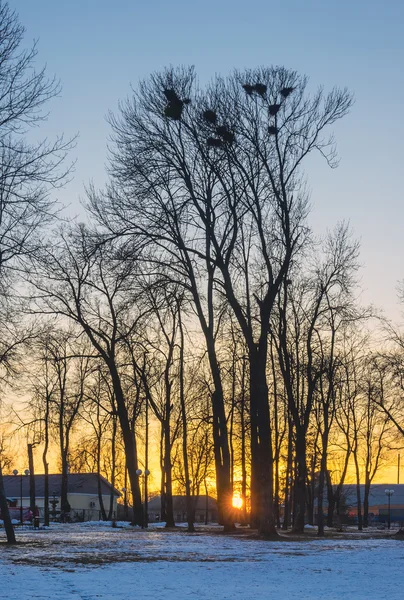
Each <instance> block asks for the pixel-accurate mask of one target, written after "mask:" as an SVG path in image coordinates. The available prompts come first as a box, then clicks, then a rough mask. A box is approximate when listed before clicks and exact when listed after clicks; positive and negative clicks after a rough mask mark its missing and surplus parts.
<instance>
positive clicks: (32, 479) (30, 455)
mask: <svg viewBox="0 0 404 600" xmlns="http://www.w3.org/2000/svg"><path fill="white" fill-rule="evenodd" d="M28 468H29V506H30V510H31V512H32V514H33V515H34V516H35V506H36V501H35V471H34V455H33V446H32V444H28Z"/></svg>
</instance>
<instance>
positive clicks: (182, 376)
mask: <svg viewBox="0 0 404 600" xmlns="http://www.w3.org/2000/svg"><path fill="white" fill-rule="evenodd" d="M178 325H179V330H180V372H179V378H180V405H181V418H182V459H183V462H184V476H185V495H186V506H187V523H188V532H189V533H194V532H195V526H194V520H195V511H194V510H193V503H192V497H191V480H190V475H189V461H188V422H187V410H186V406H185V374H184V365H185V359H184V352H185V339H184V330H183V326H182V316H181V310H180V306H179V307H178Z"/></svg>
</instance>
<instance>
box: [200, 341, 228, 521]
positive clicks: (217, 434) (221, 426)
mask: <svg viewBox="0 0 404 600" xmlns="http://www.w3.org/2000/svg"><path fill="white" fill-rule="evenodd" d="M204 333H205V339H206V345H207V351H208V358H209V364H210V369H211V373H212V378H213V383H214V391H213V393H212V416H213V419H212V427H213V450H214V457H215V470H216V492H217V506H218V512H219V523H221V524H222V525H223V528H224V531H231V530H233V529H234V522H233V519H232V516H231V507H232V501H233V489H232V486H231V469H230V449H229V439H228V434H227V420H226V412H225V408H224V393H223V387H222V380H221V374H220V367H219V364H218V361H217V357H216V351H215V341H214V337H213V335H211V334H210V333H209V332H208V331H207V330H205V331H204Z"/></svg>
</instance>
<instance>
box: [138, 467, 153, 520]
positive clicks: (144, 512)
mask: <svg viewBox="0 0 404 600" xmlns="http://www.w3.org/2000/svg"><path fill="white" fill-rule="evenodd" d="M142 473H143V471H142V469H136V475H137V476H138V477H139V478H140V477H141V476H142ZM149 475H150V471H149V469H145V470H144V474H143V490H144V510H143V515H142V529H145V528H146V529H147V527H148V526H149V515H148V514H147V513H148V500H149V499H148V491H147V478H148V476H149Z"/></svg>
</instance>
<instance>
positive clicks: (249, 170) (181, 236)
mask: <svg viewBox="0 0 404 600" xmlns="http://www.w3.org/2000/svg"><path fill="white" fill-rule="evenodd" d="M306 86H307V80H306V78H304V77H300V76H299V75H298V74H297V73H295V72H291V71H287V70H286V69H283V68H263V69H256V70H252V71H246V72H235V73H234V74H233V75H231V76H230V77H229V78H227V79H222V78H220V77H217V78H215V79H214V80H213V82H212V83H211V84H210V85H208V86H207V87H206V89H200V88H199V87H198V85H197V83H196V76H195V73H194V71H193V70H192V69H177V70H167V71H165V72H163V73H161V74H155V75H153V76H152V77H151V78H150V79H149V80H148V81H146V82H143V83H142V84H141V85H140V86H139V91H138V92H136V93H135V94H134V96H133V97H132V98H130V99H128V100H127V101H126V102H124V103H122V105H121V109H120V115H119V116H118V117H114V116H111V119H110V120H111V124H112V127H113V132H114V143H115V145H114V147H113V150H112V156H111V167H110V173H111V177H112V184H111V186H110V187H109V189H108V190H107V192H106V193H105V194H101V195H100V194H96V193H92V194H91V198H90V201H91V206H92V210H93V212H94V213H95V214H97V216H98V218H99V220H100V221H101V222H102V223H103V224H104V226H105V227H106V228H107V230H108V232H109V234H112V235H113V236H122V235H126V236H135V237H136V239H139V238H140V239H144V240H145V242H146V241H147V248H148V253H147V260H149V261H150V263H151V264H153V263H156V262H157V263H159V265H164V267H165V269H166V271H167V273H169V274H170V276H171V277H175V278H176V279H177V280H179V281H180V282H181V283H182V284H183V285H184V287H185V289H187V291H188V292H189V294H190V296H191V297H192V299H193V302H194V306H195V311H196V314H197V316H198V318H199V321H200V325H201V328H202V331H203V333H204V335H205V340H206V346H207V350H208V357H209V361H210V367H211V370H212V377H213V379H214V385H215V387H214V392H213V394H212V409H213V416H214V421H213V437H214V448H215V461H216V481H217V491H218V500H219V507H220V509H221V511H222V513H224V512H225V511H226V509H227V511H228V510H229V507H230V505H231V476H230V451H229V443H228V431H227V423H226V414H225V407H224V394H223V385H222V381H221V376H220V365H219V364H218V358H217V352H216V339H215V331H216V328H215V321H217V317H218V313H217V308H216V307H217V305H218V300H219V299H220V301H222V299H223V298H225V299H226V302H227V303H228V304H229V305H230V307H231V309H232V311H233V312H234V315H235V317H236V319H237V321H238V324H239V327H240V330H241V331H242V334H243V336H244V338H245V343H246V346H247V348H248V355H249V368H250V378H249V382H250V388H251V389H250V420H251V456H252V465H251V469H252V482H251V492H252V522H253V524H254V525H256V526H258V527H259V529H260V531H261V532H262V533H263V534H267V535H271V534H274V533H275V523H274V513H273V506H272V495H273V494H272V492H273V490H272V459H273V457H272V445H271V428H270V410H269V401H268V385H267V375H266V374H267V358H268V356H267V355H268V332H269V321H270V316H271V312H272V309H273V306H274V303H275V300H276V297H277V294H278V292H279V290H280V287H281V285H282V282H283V281H284V280H285V278H286V277H287V273H288V270H289V268H290V265H291V263H292V261H293V260H294V257H295V255H296V253H297V252H298V251H299V249H300V248H301V246H302V244H304V240H305V233H306V225H305V216H306V212H307V195H306V193H305V188H304V185H303V183H302V175H301V172H300V167H301V165H302V163H303V161H304V159H305V158H306V156H307V155H308V154H309V153H310V152H311V151H315V150H318V151H320V152H321V154H322V155H323V156H326V157H327V160H328V161H329V163H330V164H332V165H333V164H334V163H335V153H334V149H333V144H332V139H330V138H326V139H324V138H323V131H324V129H326V128H327V127H328V126H329V125H331V124H333V123H334V122H335V121H336V120H338V119H339V118H341V117H342V116H344V115H345V114H346V112H347V111H348V109H349V107H350V105H351V97H350V95H349V94H348V92H347V91H346V90H343V91H339V90H333V91H332V92H331V93H330V94H328V95H326V96H325V95H324V94H323V92H322V90H319V91H318V92H317V93H316V94H315V95H314V96H313V97H312V98H310V97H309V96H308V95H307V92H306ZM247 247H248V248H251V249H253V250H251V252H250V253H249V254H248V258H246V256H247V253H246V249H247ZM253 265H255V267H256V268H254V269H252V266H253ZM215 298H216V302H215ZM227 525H228V526H230V522H228V523H227Z"/></svg>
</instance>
